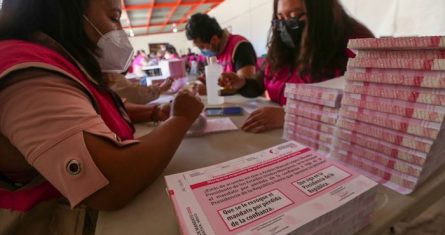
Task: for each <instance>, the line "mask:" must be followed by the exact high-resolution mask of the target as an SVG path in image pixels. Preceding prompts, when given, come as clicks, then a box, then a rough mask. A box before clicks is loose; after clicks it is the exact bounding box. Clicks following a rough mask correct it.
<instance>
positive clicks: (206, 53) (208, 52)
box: [201, 49, 218, 57]
mask: <svg viewBox="0 0 445 235" xmlns="http://www.w3.org/2000/svg"><path fill="white" fill-rule="evenodd" d="M201 54H203V55H204V56H205V57H213V56H217V55H218V54H217V53H216V52H214V51H212V50H208V49H203V50H201Z"/></svg>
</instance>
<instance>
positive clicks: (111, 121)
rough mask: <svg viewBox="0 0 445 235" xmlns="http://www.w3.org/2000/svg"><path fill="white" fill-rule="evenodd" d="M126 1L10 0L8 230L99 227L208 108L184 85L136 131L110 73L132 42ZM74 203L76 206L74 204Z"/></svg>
mask: <svg viewBox="0 0 445 235" xmlns="http://www.w3.org/2000/svg"><path fill="white" fill-rule="evenodd" d="M120 2H121V1H120V0H4V1H3V8H2V9H1V11H0V51H1V53H0V120H1V121H0V234H19V235H20V234H45V235H48V234H82V233H84V234H90V233H94V224H95V214H96V213H94V210H95V209H99V210H113V209H117V208H120V207H122V206H124V205H126V204H127V203H128V202H129V201H131V200H132V199H133V198H134V197H135V196H136V195H137V194H138V193H139V192H140V191H142V190H144V189H145V188H146V187H148V186H149V185H150V184H151V183H152V182H153V181H154V180H155V179H156V178H157V177H158V176H159V175H160V173H161V172H162V171H163V170H164V168H165V167H166V165H167V164H168V162H169V161H170V159H171V158H172V156H173V155H174V153H175V151H176V149H177V148H178V146H179V144H180V143H181V140H182V138H183V137H184V135H185V134H186V132H187V130H188V129H189V128H190V126H191V125H192V123H193V122H194V121H195V119H196V118H197V117H198V116H199V114H200V113H201V111H202V109H203V105H202V103H201V102H200V101H199V99H198V98H196V97H195V96H194V95H192V94H190V93H187V92H183V93H180V94H178V96H177V97H176V98H175V100H174V102H173V103H172V109H171V117H170V118H169V119H168V120H167V121H166V122H165V123H164V124H162V125H161V126H159V127H158V128H156V129H155V130H154V131H152V132H151V133H150V134H148V135H145V136H143V137H141V138H139V139H134V138H133V132H134V129H133V126H132V125H131V123H130V122H129V119H128V115H127V113H126V109H125V107H124V105H123V104H122V102H121V101H120V98H119V97H118V96H116V95H115V94H114V93H113V92H112V91H110V89H109V88H108V87H106V86H105V85H104V84H105V83H104V81H103V79H102V77H101V74H102V73H103V72H118V73H120V72H122V71H125V70H126V69H127V68H128V65H129V64H130V61H131V58H132V56H133V49H132V47H131V45H130V43H129V41H128V38H127V36H126V35H125V33H124V32H123V31H122V27H121V25H120V23H119V22H120V21H119V18H120V15H121V5H120ZM70 207H71V209H70Z"/></svg>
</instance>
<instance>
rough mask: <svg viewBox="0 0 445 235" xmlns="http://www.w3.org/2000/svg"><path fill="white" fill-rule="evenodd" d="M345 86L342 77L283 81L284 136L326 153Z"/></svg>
mask: <svg viewBox="0 0 445 235" xmlns="http://www.w3.org/2000/svg"><path fill="white" fill-rule="evenodd" d="M344 86H345V80H344V78H343V77H340V78H335V79H332V80H328V81H325V82H321V83H314V84H290V83H288V84H286V88H285V96H286V98H287V104H286V107H285V111H286V115H285V123H284V134H283V136H284V137H283V138H284V139H286V140H294V141H297V142H300V143H302V144H304V145H306V146H309V147H311V148H312V149H314V150H317V151H318V152H319V153H321V154H325V155H326V154H328V153H329V152H330V151H331V148H332V144H333V141H334V130H335V125H336V122H337V119H338V110H339V108H340V103H341V98H342V93H343V88H344Z"/></svg>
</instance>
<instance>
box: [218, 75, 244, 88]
mask: <svg viewBox="0 0 445 235" xmlns="http://www.w3.org/2000/svg"><path fill="white" fill-rule="evenodd" d="M218 85H219V86H221V87H224V88H225V89H231V90H239V89H241V88H243V86H244V85H246V80H245V79H244V78H240V77H239V76H238V75H237V74H236V73H222V74H221V76H220V77H219V80H218Z"/></svg>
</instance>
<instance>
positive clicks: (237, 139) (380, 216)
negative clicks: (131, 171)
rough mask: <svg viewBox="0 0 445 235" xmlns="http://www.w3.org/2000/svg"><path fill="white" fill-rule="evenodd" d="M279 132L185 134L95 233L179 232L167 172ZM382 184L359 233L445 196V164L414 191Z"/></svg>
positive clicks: (253, 145) (246, 149)
mask: <svg viewBox="0 0 445 235" xmlns="http://www.w3.org/2000/svg"><path fill="white" fill-rule="evenodd" d="M228 101H229V104H228V105H233V104H237V103H238V104H239V103H244V102H246V99H242V98H239V97H234V98H229V99H228ZM262 103H264V102H262ZM245 118H246V117H235V118H232V120H233V121H234V122H235V123H236V124H237V125H238V126H241V124H242V123H243V121H244V120H245ZM149 131H150V128H149V127H148V126H147V125H139V126H137V136H141V135H144V134H146V133H148V132H149ZM281 136H282V130H275V131H271V132H267V133H263V134H249V133H245V132H242V131H235V132H228V133H222V134H216V135H210V136H206V137H203V138H187V139H185V140H184V141H183V143H182V144H181V146H180V148H179V150H178V151H177V153H176V155H175V156H174V158H173V160H172V161H171V162H170V164H169V165H168V167H167V169H166V170H165V171H164V172H163V174H162V176H160V177H159V178H158V179H157V180H156V181H155V182H154V183H153V184H152V185H151V186H150V187H149V188H147V189H146V190H145V191H144V192H143V193H141V194H140V195H139V196H138V197H137V198H136V199H135V200H134V201H133V202H131V203H130V204H129V205H127V206H126V207H125V208H123V209H122V210H119V211H115V212H101V213H99V218H98V223H97V228H96V235H122V234H125V235H141V234H156V235H170V234H171V235H176V234H180V233H179V230H178V224H177V220H176V217H175V214H174V210H173V207H172V205H171V203H170V201H169V198H168V196H167V194H166V192H165V182H164V176H165V175H170V174H174V173H180V172H184V171H189V170H192V169H196V168H201V167H205V166H209V165H213V164H216V163H220V162H224V161H228V160H231V159H234V158H238V157H241V156H244V155H247V154H251V153H254V152H257V151H260V150H263V149H265V148H268V147H272V146H275V145H277V144H280V143H283V142H285V141H284V140H282V139H281ZM379 187H380V188H379V195H378V201H379V202H378V208H377V210H376V211H375V213H374V216H373V222H372V224H371V225H370V226H368V227H366V228H365V229H364V230H363V231H361V232H360V233H359V234H360V235H371V234H372V235H380V234H384V232H385V231H386V230H387V229H388V228H389V227H390V226H392V225H393V224H394V223H396V222H398V221H400V220H409V219H412V218H415V217H416V216H417V215H418V214H419V213H420V212H422V211H423V210H425V209H426V208H428V207H429V206H430V205H432V204H434V202H436V201H437V200H439V199H440V198H441V197H442V196H443V195H445V168H444V169H442V170H440V173H439V174H436V175H434V176H433V177H432V178H430V179H429V180H428V181H427V183H426V184H424V185H423V186H422V187H421V188H420V189H418V190H417V191H416V193H415V194H413V195H411V196H402V195H400V194H397V193H395V192H393V191H390V190H388V189H386V188H384V187H383V186H379Z"/></svg>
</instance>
